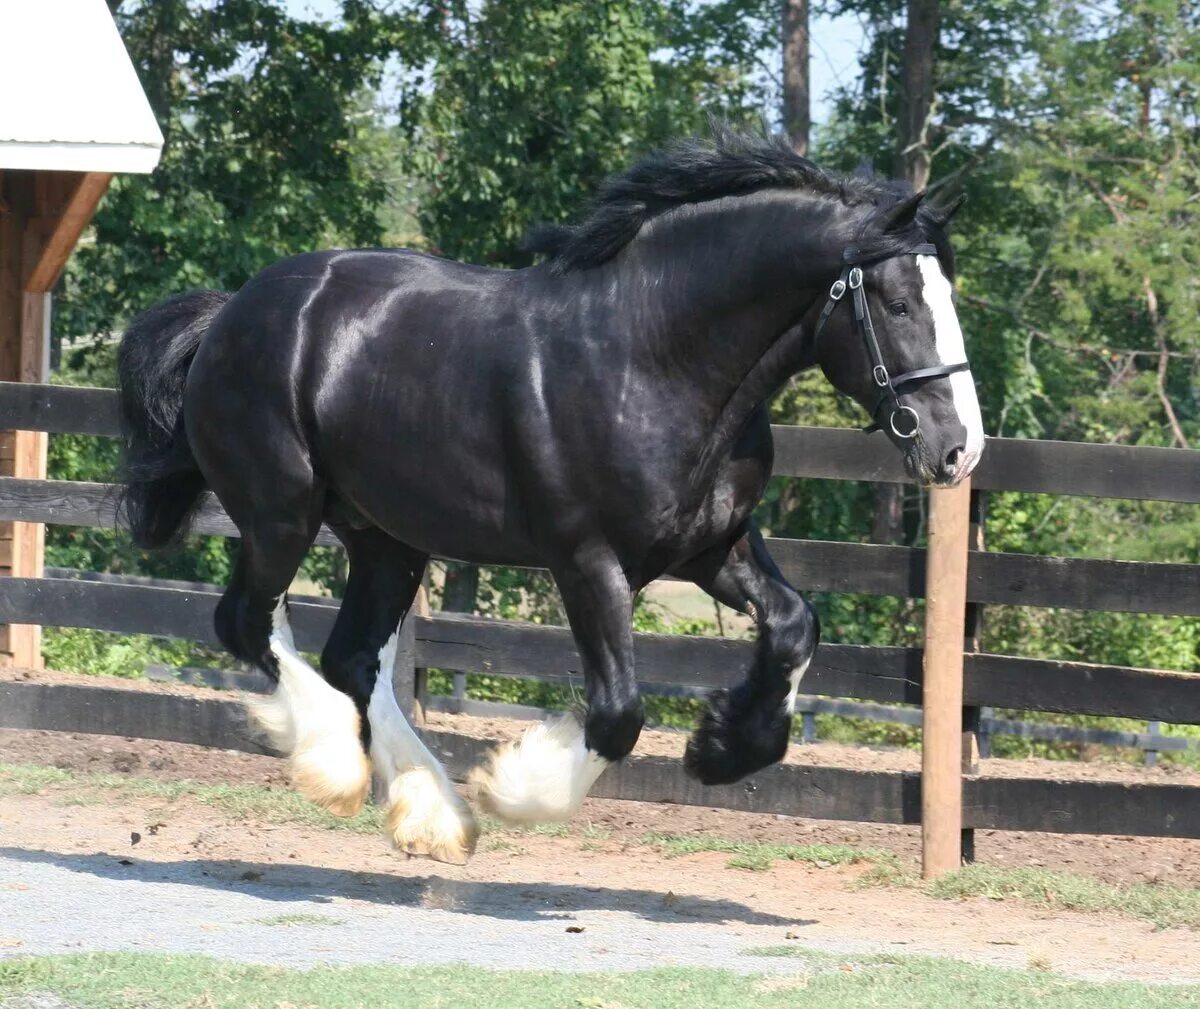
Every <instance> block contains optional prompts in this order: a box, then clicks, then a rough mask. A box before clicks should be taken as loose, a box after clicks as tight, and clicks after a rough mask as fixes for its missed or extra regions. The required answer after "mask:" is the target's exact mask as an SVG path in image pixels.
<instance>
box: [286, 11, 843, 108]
mask: <svg viewBox="0 0 1200 1009" xmlns="http://www.w3.org/2000/svg"><path fill="white" fill-rule="evenodd" d="M287 7H288V10H289V11H291V12H292V14H293V15H303V14H307V15H310V16H312V15H316V16H317V17H320V18H326V19H331V18H333V17H334V16H336V14H337V12H338V11H339V9H340V4H339V0H287ZM810 38H811V50H812V57H811V61H810V64H809V77H810V82H811V86H812V94H813V99H812V117H813V122H814V123H824V122H825V121H826V120H827V119H828V118H829V113H830V111H831V109H832V103H831V102H830V100H829V96H830V93H831V92H832V91H833V90H834V89H835V88H836V87H838V86H839V85H843V84H850V83H852V82H853V80H854V75H855V71H856V69H857V55H858V49H859V46H860V45H861V43H862V38H863V30H862V25H861V24H860V22H859V19H858V18H857V17H856V16H855V15H853V14H845V15H842V16H841V17H838V18H827V17H818V18H814V19H813V21H812V23H811V25H810Z"/></svg>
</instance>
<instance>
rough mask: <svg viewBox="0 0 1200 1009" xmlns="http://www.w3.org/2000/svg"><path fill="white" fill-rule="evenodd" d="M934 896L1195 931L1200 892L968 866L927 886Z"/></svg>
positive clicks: (1039, 871) (1199, 920) (1199, 918)
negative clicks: (1082, 913)
mask: <svg viewBox="0 0 1200 1009" xmlns="http://www.w3.org/2000/svg"><path fill="white" fill-rule="evenodd" d="M926 892H928V893H929V894H930V895H931V896H933V897H939V898H942V899H945V900H954V899H956V898H960V897H985V898H989V899H992V900H1014V899H1015V900H1020V901H1023V902H1024V903H1027V904H1032V905H1034V906H1036V907H1053V908H1063V909H1066V910H1070V911H1102V912H1110V913H1116V914H1123V915H1126V916H1129V917H1133V918H1142V919H1145V920H1146V921H1151V922H1153V923H1154V924H1155V925H1157V926H1159V927H1160V928H1168V927H1171V926H1187V927H1189V928H1200V890H1196V889H1191V888H1188V887H1180V886H1166V885H1161V884H1151V883H1134V884H1131V885H1129V886H1115V885H1113V884H1111V883H1104V882H1101V881H1100V880H1097V879H1092V878H1090V877H1087V876H1078V875H1075V874H1073V873H1066V872H1052V871H1050V870H1047V869H999V868H994V867H990V866H985V865H971V866H966V867H965V868H962V869H959V870H958V871H957V872H952V873H950V874H949V875H946V876H943V877H942V878H941V879H939V880H936V881H934V882H933V883H930V884H928V886H927V887H926Z"/></svg>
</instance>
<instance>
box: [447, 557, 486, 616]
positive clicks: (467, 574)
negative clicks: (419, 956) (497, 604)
mask: <svg viewBox="0 0 1200 1009" xmlns="http://www.w3.org/2000/svg"><path fill="white" fill-rule="evenodd" d="M478 591H479V568H477V567H476V566H475V565H474V564H463V563H461V562H459V561H447V562H446V581H445V584H444V585H443V587H442V610H443V611H445V612H446V613H474V612H475V595H476V593H478Z"/></svg>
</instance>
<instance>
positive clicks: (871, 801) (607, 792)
mask: <svg viewBox="0 0 1200 1009" xmlns="http://www.w3.org/2000/svg"><path fill="white" fill-rule="evenodd" d="M0 727H4V728H23V729H29V728H38V729H53V730H57V731H61V732H91V733H99V734H106V735H117V736H133V737H141V738H146V739H163V740H173V741H176V742H183V743H194V744H199V745H202V746H214V747H220V748H222V749H238V750H245V751H247V752H255V753H266V752H270V751H269V750H268V749H266V748H265V747H263V746H262V745H261V744H260V743H258V742H257V741H255V739H254V738H253V734H252V732H251V730H250V729H249V727H248V726H247V724H246V721H245V716H244V714H243V712H242V710H241V706H240V705H239V704H238V703H237V702H235V701H231V700H225V699H220V698H211V699H210V698H198V697H191V696H185V695H181V694H176V693H159V692H156V691H152V690H142V689H131V688H126V689H119V688H112V687H93V686H90V685H88V686H85V685H75V684H63V683H54V684H49V683H37V682H18V683H0ZM423 735H424V736H425V738H426V740H427V742H428V743H429V746H430V749H432V750H433V752H434V753H435V754H437V755H438V757H439V758H440V759H442V760H443V761H445V763H446V764H447V768H448V770H449V771H450V773H451V776H452V777H454V778H456V779H458V780H462V778H463V777H464V776H465V774H466V772H467V771H468V770H469V769H470V768H471V767H474V766H476V765H477V764H478V763H480V761H482V759H483V757H484V755H485V754H486V752H487V750H488V749H489V747H490V745H491V744H490V743H489V742H488V741H486V740H480V739H474V738H471V737H467V736H460V735H457V734H454V733H441V732H427V733H423ZM920 790H921V784H920V777H919V775H917V774H901V773H894V772H876V771H853V770H848V769H844V768H831V767H804V766H797V765H781V766H776V767H773V768H770V769H768V770H767V771H764V772H761V773H759V774H756V775H754V776H752V777H751V778H749V779H747V780H746V781H743V782H739V783H738V784H736V785H727V786H720V787H716V788H704V787H702V786H700V785H699V784H697V783H696V782H694V781H692V780H691V779H690V778H688V777H687V776H686V775H685V774H684V773H683V768H682V766H681V765H680V764H679V762H678V761H676V760H673V759H669V758H661V757H642V758H635V759H633V760H630V761H627V762H626V763H624V764H620V765H616V766H614V767H611V768H609V769H608V770H607V771H605V773H604V774H603V775H601V777H600V779H599V780H598V781H597V782H596V785H595V787H594V788H593V789H592V793H591V794H593V795H596V796H598V797H602V798H619V799H634V800H638V801H641V802H670V803H677V804H685V805H696V806H715V807H720V808H726V809H735V810H741V811H745V812H756V813H776V814H783V815H790V816H806V817H813V818H817V819H831V820H856V821H862V822H872V823H909V824H911V823H916V822H917V817H918V816H919V813H920ZM963 799H964V816H965V822H966V824H967V826H970V827H974V828H977V829H981V828H982V829H999V830H1031V831H1050V832H1055V833H1095V834H1130V835H1137V836H1161V837H1200V797H1198V795H1197V789H1195V788H1190V787H1188V786H1184V785H1142V784H1137V785H1126V784H1121V783H1114V782H1094V781H1053V780H1041V779H1026V778H968V779H966V780H965V781H964V783H963Z"/></svg>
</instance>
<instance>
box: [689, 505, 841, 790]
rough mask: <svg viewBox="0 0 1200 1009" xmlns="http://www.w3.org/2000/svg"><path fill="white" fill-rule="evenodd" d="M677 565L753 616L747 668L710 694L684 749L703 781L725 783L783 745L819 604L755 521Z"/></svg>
mask: <svg viewBox="0 0 1200 1009" xmlns="http://www.w3.org/2000/svg"><path fill="white" fill-rule="evenodd" d="M676 573H677V574H679V575H680V576H681V577H685V578H688V579H690V580H691V581H694V582H695V583H696V584H697V585H699V586H700V587H701V588H702V589H704V590H705V591H706V592H708V593H709V595H711V596H712V597H713V598H714V599H717V600H719V601H720V602H722V603H725V604H726V605H727V606H730V607H732V608H733V609H735V610H739V611H741V612H742V613H746V614H749V615H750V616H752V617H754V619H755V621H756V623H757V624H758V647H757V649H756V651H755V656H754V663H753V664H752V665H751V667H750V670H749V672H748V673H747V674H746V676H745V678H744V679H743V680H742V681H741V682H740V683H738V684H737V685H736V686H734V687H733V688H732V689H729V690H724V689H722V690H716V691H714V692H713V693H712V694H710V695H709V698H708V705H707V707H706V709H705V711H704V713H703V715H701V717H700V723H699V725H698V726H697V727H696V730H695V732H693V733H692V736H691V738H690V739H689V740H688V745H687V751H686V753H685V754H684V767H685V768H686V770H687V772H688V774H690V775H691V776H692V777H694V778H697V779H699V780H700V781H701V782H703V783H704V784H706V785H724V784H729V783H730V782H734V781H737V780H739V779H740V778H744V777H745V776H746V775H747V774H752V773H753V772H754V771H757V770H760V769H761V768H763V767H767V766H768V765H770V764H774V763H776V762H777V761H779V760H781V759H782V758H783V755H784V754H785V753H786V752H787V746H788V739H789V738H790V736H791V724H792V713H793V711H794V710H795V705H796V692H797V690H798V689H799V687H800V679H801V677H802V676H803V675H804V672H805V670H806V669H807V668H808V665H809V663H810V662H811V661H812V657H813V653H814V652H815V651H816V648H817V642H818V641H819V640H820V623H819V621H818V620H817V614H816V610H814V609H813V608H812V606H810V605H809V604H808V603H807V602H806V601H805V600H804V599H803V598H802V597H801V595H800V593H798V592H797V591H796V590H795V589H794V588H792V587H791V586H790V585H789V584H788V583H787V581H786V580H785V579H784V577H783V575H782V574H780V572H779V568H777V567H776V566H775V562H774V561H773V560H772V559H771V555H770V554H768V553H767V549H766V546H765V545H764V544H763V540H762V536H761V534H760V533H759V532H758V529H757V528H755V527H754V526H753V524H750V523H748V524H747V526H746V528H745V531H744V533H743V535H742V536H741V537H740V538H739V539H738V540H737V541H735V542H734V544H733V546H732V547H731V548H729V549H728V550H726V549H725V548H724V547H722V548H721V549H719V550H712V551H709V552H707V553H705V554H702V555H700V556H699V557H697V558H694V559H693V560H691V561H689V562H688V563H687V564H685V565H681V566H680V567H679V568H677V569H676Z"/></svg>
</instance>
